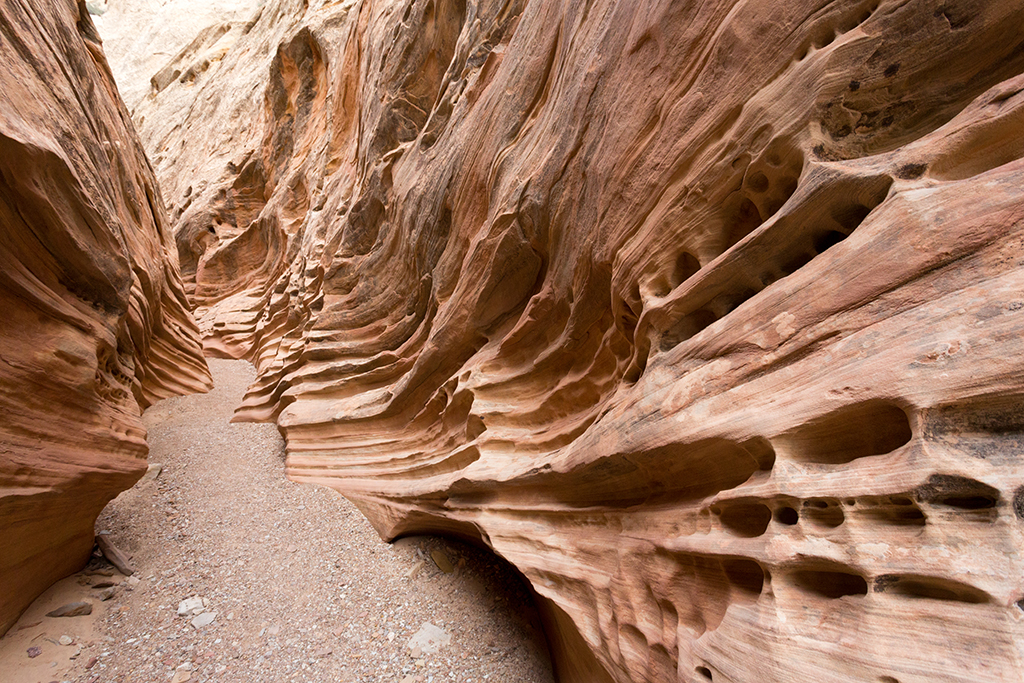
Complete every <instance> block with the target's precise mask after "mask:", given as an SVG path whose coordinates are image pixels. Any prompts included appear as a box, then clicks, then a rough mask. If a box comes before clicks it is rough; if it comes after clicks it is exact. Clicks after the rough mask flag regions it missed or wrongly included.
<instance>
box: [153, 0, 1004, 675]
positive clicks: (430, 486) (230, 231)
mask: <svg viewBox="0 0 1024 683" xmlns="http://www.w3.org/2000/svg"><path fill="white" fill-rule="evenodd" d="M1022 28H1024V2H1020V1H1019V0H1014V1H1010V2H984V1H982V0H944V1H943V2H941V3H940V2H924V1H911V2H905V1H903V0H900V1H897V0H866V1H865V0H844V1H841V2H817V1H814V2H812V1H810V0H794V1H793V2H786V3H775V2H764V1H763V0H747V1H744V0H714V1H709V2H700V3H697V2H664V1H658V0H638V1H637V2H615V1H614V0H587V1H583V0H507V1H503V2H497V1H488V0H481V1H480V2H473V1H470V2H464V1H463V0H396V1H394V2H371V1H369V0H363V1H354V0H353V1H348V2H315V1H314V2H309V3H307V2H305V1H303V0H279V1H277V2H268V3H267V4H266V5H265V6H264V7H263V8H262V9H261V10H258V11H257V13H256V14H255V15H254V16H253V17H252V19H251V20H249V21H247V22H244V23H230V22H228V23H225V24H223V25H218V26H215V27H212V28H211V29H208V30H206V31H204V32H202V33H201V34H199V37H197V39H196V40H195V41H194V42H193V43H192V44H191V45H190V46H188V47H187V48H186V49H184V50H182V51H181V52H179V53H178V54H177V56H176V57H175V58H174V59H173V60H172V61H171V62H170V63H169V64H167V65H166V66H165V67H164V68H163V69H162V70H161V71H160V75H159V77H158V78H154V79H153V82H152V87H151V94H150V96H148V97H147V98H146V99H144V100H143V101H142V102H141V103H140V104H139V105H138V107H137V108H136V109H135V112H134V116H135V120H136V123H137V124H138V126H139V128H140V132H141V135H142V137H143V140H144V143H145V144H146V146H147V149H148V150H149V152H150V153H151V155H152V158H153V159H154V162H155V164H156V166H157V170H158V175H159V176H160V178H161V181H162V183H163V186H164V189H165V193H166V194H167V196H168V197H169V198H170V201H171V202H172V206H171V209H172V212H173V213H172V215H173V217H174V220H175V221H176V223H175V225H176V227H175V231H176V232H175V234H176V240H177V247H178V252H179V257H180V260H181V267H182V272H183V277H184V278H185V280H186V287H187V290H188V292H189V294H190V296H191V297H192V299H193V301H194V303H195V304H197V305H198V309H197V313H198V315H199V320H200V328H201V330H202V333H203V336H204V344H205V347H206V349H207V351H208V352H209V353H214V354H217V355H224V356H232V357H244V358H249V359H251V360H252V361H253V362H254V363H256V364H257V366H258V368H259V371H260V376H259V379H258V381H257V382H256V384H255V385H254V386H253V387H252V389H251V390H250V392H249V394H248V396H247V398H246V400H245V403H244V405H243V406H242V407H241V408H240V409H239V411H238V418H239V419H251V420H276V421H277V422H278V424H279V425H280V427H281V429H282V431H283V432H284V434H285V436H286V438H287V443H288V462H287V470H288V475H289V476H290V477H291V478H293V479H296V480H299V481H307V482H315V483H320V484H325V485H328V486H332V487H334V488H336V489H338V490H339V491H341V492H342V493H344V494H345V495H346V496H348V497H349V498H351V499H352V500H354V501H355V502H356V503H357V504H358V505H359V506H360V508H361V509H362V510H363V511H364V512H365V513H366V515H367V516H368V517H369V518H370V520H371V521H372V522H373V523H374V525H375V526H376V527H377V529H378V530H379V531H380V533H381V535H382V536H384V537H385V538H388V539H390V538H394V537H396V536H399V535H401V534H406V533H413V532H440V533H451V534H458V535H462V536H466V537H469V538H474V539H477V540H479V541H480V542H482V543H484V544H486V545H487V546H489V547H490V548H492V549H493V550H494V551H495V552H497V553H499V554H500V555H501V556H503V557H505V558H507V559H508V560H510V561H511V562H512V563H513V564H515V566H517V567H518V568H519V569H520V570H521V571H522V572H523V573H524V574H525V575H526V576H527V577H528V578H529V580H530V582H531V583H532V585H533V587H534V589H535V590H536V592H537V593H538V595H539V596H540V602H541V604H542V606H543V608H544V609H545V611H546V614H547V619H548V627H549V636H550V638H551V641H552V646H553V649H554V650H555V655H556V659H557V661H558V666H559V667H560V670H561V672H562V677H563V680H599V679H601V678H603V677H607V678H610V679H613V680H616V681H669V680H678V681H708V680H713V681H716V682H721V681H732V682H737V683H747V682H750V681H812V680H828V681H850V682H852V681H860V682H862V681H876V682H881V681H887V682H889V683H892V682H893V681H898V682H899V683H911V682H915V681H917V682H925V681H928V682H934V681H965V682H966V681H971V682H974V683H976V682H978V681H993V682H995V681H1008V680H1020V679H1021V678H1024V612H1022V610H1024V600H1022V599H1024V561H1022V558H1021V556H1020V552H1019V551H1020V548H1021V545H1022V541H1024V538H1022V518H1024V488H1022V485H1024V465H1022V462H1024V460H1022V458H1021V455H1022V448H1024V412H1022V410H1021V398H1022V396H1024V348H1022V346H1021V334H1022V332H1024V293H1022V291H1024V268H1022V265H1024V261H1022V260H1021V254H1022V253H1024V251H1022V248H1024V160H1022V156H1024V136H1022V134H1021V131H1022V130H1024V75H1022V74H1024V30H1022Z"/></svg>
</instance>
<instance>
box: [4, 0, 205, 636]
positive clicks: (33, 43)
mask: <svg viewBox="0 0 1024 683" xmlns="http://www.w3.org/2000/svg"><path fill="white" fill-rule="evenodd" d="M0 65H2V68H0V315H2V316H3V321H2V323H0V634H2V633H4V632H5V631H7V629H8V628H9V627H10V626H11V624H13V623H14V621H15V620H16V619H17V617H18V614H19V613H20V612H21V610H23V609H24V608H25V607H26V606H27V605H28V604H29V603H30V602H31V601H32V600H33V599H34V598H35V596H36V595H38V594H39V593H40V592H42V591H43V590H45V589H46V588H47V587H48V586H49V585H50V584H52V583H53V582H54V581H56V580H58V579H60V578H62V577H63V576H66V575H67V574H70V573H71V572H73V571H76V570H77V569H79V568H81V566H82V565H84V564H85V562H86V560H87V559H88V557H89V555H90V553H91V551H92V548H93V524H94V522H95V520H96V516H97V515H98V514H99V512H100V510H102V509H103V506H104V505H106V503H107V502H108V501H109V500H110V499H111V498H113V497H114V496H115V495H117V494H118V493H119V492H120V491H122V490H123V489H125V488H128V487H130V486H131V485H132V484H133V483H134V482H135V481H136V480H137V479H138V478H139V477H140V476H141V475H142V473H143V472H145V470H146V462H145V459H146V453H147V446H146V441H145V429H144V428H143V426H142V423H141V421H140V420H139V414H140V412H141V410H142V409H143V408H145V407H146V406H147V405H149V404H150V403H152V402H154V401H155V400H158V399H160V398H163V397H166V396H171V395H175V394H180V393H185V392H195V391H204V390H206V389H207V388H208V387H209V386H210V380H209V372H208V370H207V368H206V363H205V361H204V360H203V357H202V353H201V351H202V349H201V345H200V343H199V336H198V330H197V329H196V326H195V323H194V321H193V319H192V317H191V315H190V313H189V310H188V304H187V301H186V299H185V294H184V290H183V288H182V286H181V281H180V278H179V275H178V273H177V254H176V251H175V249H174V241H173V238H172V236H171V233H170V230H169V226H168V225H167V223H166V218H165V215H164V208H163V203H162V199H161V196H160V193H159V191H158V189H157V184H156V181H155V179H154V176H153V171H152V169H151V167H150V165H149V163H148V161H147V160H146V156H145V154H144V152H143V149H142V146H141V144H140V142H139V140H138V137H137V135H136V134H135V132H134V129H133V127H132V124H131V120H130V118H129V115H128V112H127V110H126V109H125V108H124V106H123V104H121V101H120V98H119V97H118V94H117V89H116V86H115V84H114V80H113V77H112V75H111V73H110V70H109V68H108V67H107V63H106V60H105V58H104V56H103V53H102V50H101V46H100V38H99V35H98V34H97V33H96V31H95V29H94V27H93V25H92V23H91V21H90V19H89V15H88V14H87V13H86V12H85V9H84V3H80V4H78V5H76V4H75V2H73V0H54V2H45V3H38V2H29V1H28V0H2V2H0Z"/></svg>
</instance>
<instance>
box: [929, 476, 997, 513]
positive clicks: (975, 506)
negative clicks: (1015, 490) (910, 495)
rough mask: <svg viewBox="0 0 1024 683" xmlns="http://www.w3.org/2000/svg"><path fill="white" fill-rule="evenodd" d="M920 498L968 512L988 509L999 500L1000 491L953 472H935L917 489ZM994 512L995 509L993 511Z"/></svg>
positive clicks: (932, 503) (930, 502)
mask: <svg viewBox="0 0 1024 683" xmlns="http://www.w3.org/2000/svg"><path fill="white" fill-rule="evenodd" d="M917 496H918V499H919V500H921V501H922V502H925V503H929V504H931V505H940V506H945V507H951V508H956V509H959V510H964V511H968V512H973V511H987V510H991V508H994V507H995V506H996V504H997V503H998V502H999V491H998V490H997V489H995V488H993V487H991V486H989V485H988V484H985V483H983V482H980V481H976V480H974V479H969V478H967V477H961V476H958V475H951V474H933V475H932V476H930V477H928V481H927V482H925V483H924V484H922V485H921V486H919V487H918V489H917ZM993 512H994V511H993Z"/></svg>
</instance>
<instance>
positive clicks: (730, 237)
mask: <svg viewBox="0 0 1024 683" xmlns="http://www.w3.org/2000/svg"><path fill="white" fill-rule="evenodd" d="M763 222H764V221H763V219H762V218H761V213H760V212H759V211H758V210H757V205H756V204H754V202H752V201H750V200H749V199H747V198H746V197H742V198H741V199H740V200H739V202H738V204H736V203H734V204H733V206H731V207H730V206H727V207H726V218H725V244H726V248H729V247H731V246H732V245H734V244H736V243H737V242H739V241H740V240H741V239H743V238H744V237H746V236H747V235H749V234H750V233H751V232H753V231H754V230H756V229H757V228H758V227H759V226H760V225H761V223H763Z"/></svg>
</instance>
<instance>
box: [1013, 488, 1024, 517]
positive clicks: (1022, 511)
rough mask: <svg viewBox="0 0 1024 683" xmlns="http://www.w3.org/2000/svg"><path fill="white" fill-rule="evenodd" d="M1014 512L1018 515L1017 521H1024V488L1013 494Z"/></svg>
mask: <svg viewBox="0 0 1024 683" xmlns="http://www.w3.org/2000/svg"><path fill="white" fill-rule="evenodd" d="M1013 512H1014V514H1016V515H1017V519H1024V486H1021V487H1020V488H1018V489H1017V492H1016V493H1015V494H1013Z"/></svg>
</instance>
